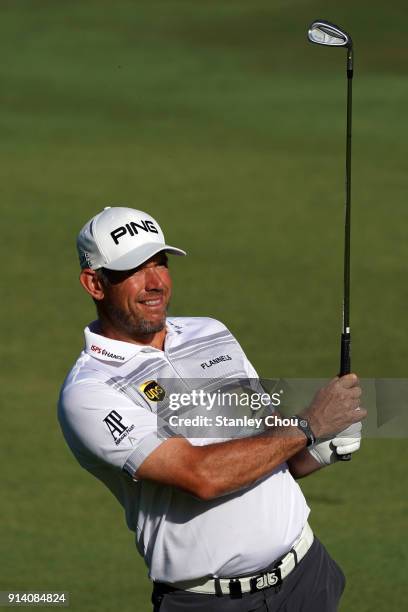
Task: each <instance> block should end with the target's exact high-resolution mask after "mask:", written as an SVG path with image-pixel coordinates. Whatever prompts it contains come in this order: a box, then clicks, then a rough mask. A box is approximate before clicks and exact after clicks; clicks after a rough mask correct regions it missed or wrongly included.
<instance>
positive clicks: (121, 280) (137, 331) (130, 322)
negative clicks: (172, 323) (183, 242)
mask: <svg viewBox="0 0 408 612" xmlns="http://www.w3.org/2000/svg"><path fill="white" fill-rule="evenodd" d="M101 276H102V285H103V294H104V295H103V298H102V299H101V300H99V305H100V308H101V310H103V313H104V315H105V316H106V317H107V318H108V319H109V322H110V324H111V325H112V326H113V327H114V328H115V329H116V330H117V331H120V332H122V333H124V334H126V335H129V336H131V337H132V338H134V339H136V338H138V337H142V336H147V335H150V334H154V333H156V332H159V331H161V330H162V329H163V328H164V326H165V323H166V312H167V307H168V304H169V301H170V297H171V286H172V282H171V277H170V273H169V270H168V267H167V255H166V254H165V253H158V254H157V255H155V256H154V257H152V258H151V259H149V260H148V261H147V262H145V263H144V264H142V265H141V266H139V267H138V268H134V269H133V270H127V271H124V272H116V271H114V270H107V269H104V270H103V274H102V275H101Z"/></svg>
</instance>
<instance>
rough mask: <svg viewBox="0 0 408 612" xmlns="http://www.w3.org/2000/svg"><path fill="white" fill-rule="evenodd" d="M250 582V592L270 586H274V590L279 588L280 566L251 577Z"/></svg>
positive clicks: (280, 582) (280, 578) (280, 579)
mask: <svg viewBox="0 0 408 612" xmlns="http://www.w3.org/2000/svg"><path fill="white" fill-rule="evenodd" d="M250 584H251V592H252V593H254V592H256V591H263V590H264V589H269V588H270V587H275V589H276V590H279V588H280V586H281V584H282V575H281V570H280V567H275V568H274V569H272V570H271V571H270V572H263V573H262V574H259V576H254V578H251V583H250Z"/></svg>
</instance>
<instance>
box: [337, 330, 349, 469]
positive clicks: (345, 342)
mask: <svg viewBox="0 0 408 612" xmlns="http://www.w3.org/2000/svg"><path fill="white" fill-rule="evenodd" d="M350 345H351V336H350V334H344V333H343V334H341V350H340V376H344V375H345V374H350V371H351V346H350ZM336 454H337V453H336ZM337 459H338V460H339V461H351V454H350V453H348V454H347V455H338V454H337Z"/></svg>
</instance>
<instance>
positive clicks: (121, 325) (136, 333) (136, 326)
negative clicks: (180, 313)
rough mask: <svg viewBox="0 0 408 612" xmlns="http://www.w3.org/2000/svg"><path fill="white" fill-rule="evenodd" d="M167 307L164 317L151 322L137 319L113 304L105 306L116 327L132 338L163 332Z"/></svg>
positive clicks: (140, 318)
mask: <svg viewBox="0 0 408 612" xmlns="http://www.w3.org/2000/svg"><path fill="white" fill-rule="evenodd" d="M167 307H168V305H167V306H166V310H165V312H164V314H163V317H162V318H161V319H160V320H159V321H149V319H143V318H142V317H136V316H135V315H134V314H132V313H129V312H125V311H124V310H122V309H121V308H118V307H117V306H114V305H113V304H109V303H108V304H106V306H105V308H106V313H107V315H108V317H109V319H110V320H111V322H112V323H113V324H114V326H115V327H116V328H117V329H120V330H121V331H123V332H125V333H126V334H127V335H129V336H130V337H131V338H138V337H142V336H150V335H151V334H155V333H157V332H160V331H162V329H164V327H165V325H166V314H167Z"/></svg>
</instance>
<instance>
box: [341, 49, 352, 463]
mask: <svg viewBox="0 0 408 612" xmlns="http://www.w3.org/2000/svg"><path fill="white" fill-rule="evenodd" d="M352 96H353V55H352V49H351V48H350V49H347V135H346V202H345V219H344V293H343V329H342V334H341V350H340V376H344V374H349V373H350V371H351V334H350V237H351V117H352ZM338 459H340V460H341V461H350V459H351V454H348V455H339V456H338Z"/></svg>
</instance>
